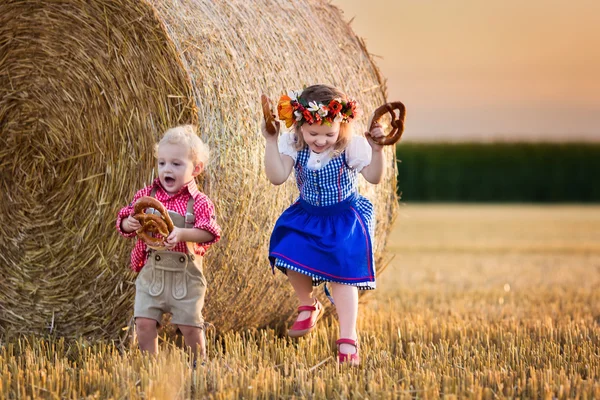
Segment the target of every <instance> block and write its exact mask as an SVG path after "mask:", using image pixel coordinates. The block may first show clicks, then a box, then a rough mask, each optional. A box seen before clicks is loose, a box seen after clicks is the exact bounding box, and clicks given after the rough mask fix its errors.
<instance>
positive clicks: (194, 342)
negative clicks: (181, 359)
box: [177, 325, 206, 361]
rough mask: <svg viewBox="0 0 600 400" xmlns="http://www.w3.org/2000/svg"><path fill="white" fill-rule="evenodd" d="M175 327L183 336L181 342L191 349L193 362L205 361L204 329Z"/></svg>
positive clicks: (186, 326) (183, 326)
mask: <svg viewBox="0 0 600 400" xmlns="http://www.w3.org/2000/svg"><path fill="white" fill-rule="evenodd" d="M177 327H178V328H179V330H180V331H181V333H182V334H183V340H184V342H185V344H186V346H189V347H191V348H192V355H193V357H194V360H196V359H198V358H199V359H200V360H202V361H204V360H206V338H205V336H204V329H202V328H198V327H197V326H189V325H178V326H177ZM198 352H200V354H198Z"/></svg>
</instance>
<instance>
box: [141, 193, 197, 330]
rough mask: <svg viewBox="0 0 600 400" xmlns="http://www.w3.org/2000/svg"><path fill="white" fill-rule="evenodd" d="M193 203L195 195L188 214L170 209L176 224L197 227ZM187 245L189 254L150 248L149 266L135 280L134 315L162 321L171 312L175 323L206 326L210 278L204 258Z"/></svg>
mask: <svg viewBox="0 0 600 400" xmlns="http://www.w3.org/2000/svg"><path fill="white" fill-rule="evenodd" d="M152 194H153V195H154V193H152ZM193 205H194V201H193V198H192V199H190V202H188V207H187V208H188V209H187V214H186V217H183V216H182V215H180V214H178V213H176V212H173V211H169V216H170V217H171V219H172V220H173V225H175V226H177V227H179V228H183V227H185V228H191V227H193V226H194V221H193V216H194V213H193V211H194V210H193ZM149 211H150V210H147V211H146V212H149ZM187 245H188V246H187V247H188V252H187V254H186V253H181V252H177V251H168V250H164V251H157V250H150V251H149V254H148V259H147V260H146V265H144V268H142V270H141V271H140V273H139V274H138V277H137V279H136V281H135V289H136V290H135V306H134V317H136V318H138V317H143V318H150V319H154V320H156V321H157V322H158V323H160V321H161V319H162V315H163V313H171V314H172V318H171V323H173V324H176V325H189V326H196V327H199V328H202V327H204V318H203V317H202V307H203V306H204V295H205V293H206V278H205V277H204V273H203V272H202V257H199V256H196V255H194V254H193V251H191V243H188V244H187Z"/></svg>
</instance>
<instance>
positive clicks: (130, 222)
mask: <svg viewBox="0 0 600 400" xmlns="http://www.w3.org/2000/svg"><path fill="white" fill-rule="evenodd" d="M141 227H142V225H141V224H140V221H138V220H137V219H135V218H133V216H131V215H129V216H128V217H127V218H125V219H124V220H123V221H122V222H121V229H123V231H125V232H127V233H131V232H133V231H137V230H138V229H140V228H141Z"/></svg>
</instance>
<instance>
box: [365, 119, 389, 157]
mask: <svg viewBox="0 0 600 400" xmlns="http://www.w3.org/2000/svg"><path fill="white" fill-rule="evenodd" d="M365 136H366V138H367V140H368V141H369V144H370V145H371V148H372V149H373V151H381V150H382V149H383V146H382V145H380V144H377V143H375V141H374V140H373V138H380V137H383V136H385V132H384V131H383V127H382V126H381V124H380V123H376V124H374V125H373V129H372V130H371V132H365Z"/></svg>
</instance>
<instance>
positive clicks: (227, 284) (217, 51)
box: [0, 0, 397, 338]
mask: <svg viewBox="0 0 600 400" xmlns="http://www.w3.org/2000/svg"><path fill="white" fill-rule="evenodd" d="M314 83H329V84H332V85H334V86H338V87H340V88H341V89H343V90H344V91H346V92H347V93H349V94H350V95H352V96H353V97H355V98H356V99H357V100H358V101H359V103H360V104H361V107H362V109H363V111H364V113H363V116H362V117H361V118H360V119H359V120H358V121H357V122H356V123H355V127H356V129H357V130H358V131H360V132H362V131H363V130H364V129H365V126H366V124H367V122H368V115H365V114H369V113H370V112H372V111H373V110H374V109H375V107H376V106H378V105H380V104H382V103H383V102H384V101H385V86H384V82H383V81H382V79H381V77H380V76H379V73H378V71H377V68H376V67H375V65H374V64H373V62H372V60H371V58H370V57H369V55H368V53H367V51H366V49H365V46H364V44H363V43H362V42H361V41H360V40H359V39H358V38H357V37H356V35H355V34H354V33H353V32H352V31H351V29H350V27H349V26H348V25H347V23H346V22H345V21H344V19H343V15H342V14H341V13H340V11H339V10H338V9H337V8H335V7H334V6H332V5H330V4H328V3H327V2H325V1H322V0H319V1H317V0H311V1H305V2H289V1H275V0H269V1H267V0H264V1H252V2H248V1H238V0H231V1H210V0H206V1H199V0H195V1H192V0H187V1H168V0H161V1H154V0H153V1H123V0H119V1H113V0H110V1H109V0H105V1H101V0H93V1H87V0H86V1H84V0H79V1H77V0H62V1H61V0H47V1H26V0H25V1H24V0H18V1H17V0H4V1H2V2H1V3H0V176H1V181H0V217H1V218H2V221H3V223H2V224H0V236H1V237H2V240H0V334H5V333H8V332H11V333H25V332H46V333H56V334H59V335H63V336H79V335H84V336H91V337H105V338H114V337H117V336H118V335H119V334H120V332H121V329H122V328H123V327H125V326H127V324H128V320H129V318H130V316H131V312H132V304H133V297H134V292H135V290H134V280H135V276H134V275H133V273H131V272H129V271H128V268H127V265H128V259H129V252H130V250H131V246H132V244H133V242H132V241H128V240H125V239H123V238H121V237H120V236H119V235H118V234H117V233H116V231H115V228H114V221H115V216H116V212H117V211H118V209H119V208H120V207H122V206H123V205H125V204H126V203H127V202H128V201H129V200H130V199H131V197H132V196H133V194H134V193H135V191H136V190H137V189H139V188H140V187H142V186H144V185H146V184H148V183H149V182H150V181H151V179H152V176H153V168H154V164H155V160H154V158H153V145H154V143H155V142H156V141H157V140H158V138H159V137H160V135H161V133H162V132H163V131H164V130H165V129H166V128H167V127H170V126H173V125H176V124H181V123H196V124H198V125H199V127H200V135H201V137H202V139H203V140H204V141H206V142H207V143H208V144H209V146H210V147H211V149H212V152H211V154H212V159H211V160H210V162H209V165H208V166H207V169H206V172H205V173H204V175H203V176H202V178H201V179H200V180H199V184H200V187H201V189H202V190H203V191H204V192H205V193H206V194H207V195H208V196H209V197H211V198H212V199H213V201H214V203H215V206H216V209H217V213H218V218H219V222H220V224H221V226H222V227H223V238H222V240H221V241H220V242H219V243H218V244H217V245H215V246H213V248H211V250H210V251H209V253H208V255H207V256H206V259H205V272H206V275H207V279H208V282H209V292H208V294H207V299H206V307H205V313H204V314H205V317H206V319H207V320H208V321H210V322H212V323H213V324H214V325H215V326H216V327H217V328H218V329H219V330H223V331H225V330H230V329H239V328H246V327H260V326H265V325H269V324H275V323H277V322H282V321H285V320H286V319H288V318H289V317H290V316H291V315H293V311H294V309H295V307H296V304H295V302H294V299H293V297H292V292H291V288H290V286H289V284H288V283H287V281H286V280H285V277H284V276H282V274H277V275H275V276H274V277H273V276H272V275H271V272H270V268H269V267H268V260H267V244H268V237H269V234H270V230H271V228H272V227H273V224H274V223H275V220H276V218H277V216H278V215H279V214H280V213H281V212H282V211H283V210H284V209H285V207H287V206H288V205H289V204H290V203H291V202H292V201H293V200H294V198H295V196H296V195H297V190H296V188H295V185H294V183H293V180H290V181H289V182H287V183H286V184H285V185H282V186H280V187H274V186H272V185H271V184H270V183H269V182H268V181H267V179H266V176H265V174H264V171H263V162H262V158H263V154H264V148H263V147H264V138H262V136H261V135H260V133H259V132H260V129H259V124H260V121H261V118H262V112H261V105H260V94H261V93H262V92H264V93H266V94H267V95H269V96H270V97H271V98H273V99H276V98H278V96H279V95H281V94H283V93H285V92H286V91H287V89H292V88H294V89H296V88H301V87H302V86H304V85H311V84H314ZM387 160H388V161H387V164H388V165H387V167H386V172H385V176H384V180H383V182H382V183H381V184H380V185H377V186H372V185H367V184H366V183H365V182H363V183H362V184H361V185H362V186H361V189H362V193H363V194H364V195H366V196H367V197H369V198H370V199H371V200H372V201H373V203H374V204H375V207H376V212H377V217H378V225H377V233H376V237H377V243H376V244H375V250H376V255H377V261H379V266H381V265H382V262H381V261H382V258H383V248H384V245H385V240H386V237H387V233H388V231H389V228H390V224H391V222H392V220H393V218H394V215H395V212H396V207H397V201H396V200H397V199H396V195H395V173H396V171H395V161H394V155H393V154H392V151H391V148H390V149H388V150H387Z"/></svg>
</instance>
